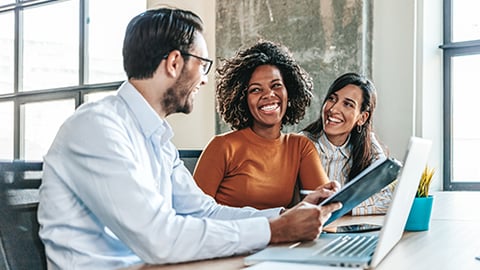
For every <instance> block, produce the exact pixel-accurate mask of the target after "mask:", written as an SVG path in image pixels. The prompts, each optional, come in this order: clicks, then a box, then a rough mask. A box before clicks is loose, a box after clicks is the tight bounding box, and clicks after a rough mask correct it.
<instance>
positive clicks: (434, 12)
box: [148, 0, 443, 190]
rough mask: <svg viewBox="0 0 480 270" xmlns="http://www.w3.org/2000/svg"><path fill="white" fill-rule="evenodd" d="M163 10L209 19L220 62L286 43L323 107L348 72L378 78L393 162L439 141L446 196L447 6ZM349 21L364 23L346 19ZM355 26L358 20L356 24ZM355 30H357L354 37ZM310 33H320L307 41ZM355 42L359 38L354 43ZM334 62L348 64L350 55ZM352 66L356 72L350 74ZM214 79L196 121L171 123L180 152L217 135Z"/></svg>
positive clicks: (304, 4) (424, 0) (437, 185)
mask: <svg viewBox="0 0 480 270" xmlns="http://www.w3.org/2000/svg"><path fill="white" fill-rule="evenodd" d="M159 3H170V4H171V5H177V6H180V7H183V8H188V9H191V10H193V11H194V12H197V13H198V14H199V15H200V16H202V18H203V19H204V21H205V23H206V24H207V33H206V36H207V42H208V46H209V52H210V55H211V57H212V58H214V56H215V54H221V55H222V56H229V55H231V54H232V53H233V51H234V50H235V48H239V47H240V46H243V45H244V44H246V43H249V42H251V41H252V40H254V39H255V38H257V37H258V36H264V37H266V38H269V39H272V40H275V41H282V42H283V43H285V44H286V45H287V46H289V47H290V48H291V50H292V51H293V53H294V56H295V57H296V58H297V60H298V61H299V62H300V63H301V64H302V66H304V68H305V69H307V71H308V72H310V73H311V75H312V76H313V77H314V78H315V85H316V91H317V99H320V98H321V97H322V93H324V91H325V88H326V86H327V85H328V84H329V83H330V82H331V80H332V79H333V78H334V77H336V76H338V75H340V73H341V72H343V71H346V70H349V69H353V70H355V71H364V73H366V74H371V78H372V79H373V81H374V83H375V85H376V87H377V89H378V95H379V97H378V98H379V100H378V108H377V111H376V115H375V118H374V127H375V130H376V132H377V134H378V135H379V136H380V139H381V140H382V141H383V142H384V143H385V144H387V145H388V146H389V148H390V152H391V154H392V155H393V156H395V157H397V158H399V159H402V158H403V156H404V154H405V148H406V146H407V142H408V138H409V137H410V136H412V135H416V136H420V137H425V138H428V139H431V140H433V142H434V145H433V149H432V153H431V155H430V161H429V165H431V166H434V167H435V168H436V170H437V173H436V175H435V176H434V180H433V186H432V188H433V189H434V190H439V189H441V188H442V184H441V182H442V180H443V179H442V175H443V171H442V164H443V158H442V155H443V135H442V134H443V126H442V123H443V122H442V121H443V105H442V104H443V98H442V96H443V94H442V93H443V88H442V87H443V86H442V54H441V50H440V49H439V48H438V45H440V44H441V43H442V25H443V23H442V1H438V0H405V1H397V0H371V1H368V0H364V1H360V0H358V1H356V0H315V1H308V0H303V1H284V0H276V1H272V0H271V1H267V0H265V1H260V0H257V1H254V0H237V1H235V0H222V1H217V3H215V0H201V1H198V0H184V1H160V0H150V1H149V2H148V4H149V7H153V6H157V5H159ZM326 4H331V5H330V6H328V5H327V7H330V8H331V9H330V10H333V13H330V14H329V15H325V13H323V16H324V17H323V18H324V20H323V21H322V20H321V16H322V15H321V14H322V12H326V11H325V8H324V7H325V5H326ZM322 5H323V6H322ZM350 7H353V10H355V12H356V13H348V12H345V10H349V8H350ZM371 7H372V8H371ZM326 9H327V10H328V8H326ZM360 10H361V16H360V15H359V14H360V13H359V12H360ZM352 12H353V11H352ZM370 12H371V13H370ZM345 14H350V15H351V14H355V15H356V16H353V17H352V16H346V17H344V15H345ZM369 14H371V15H369ZM219 18H220V20H219ZM348 18H350V19H355V20H353V21H350V19H348ZM330 19H331V20H333V21H334V22H335V23H333V26H332V24H331V22H329V20H330ZM216 20H217V22H215V21H216ZM345 22H350V26H351V27H344V26H345V25H348V23H347V24H345ZM328 25H330V26H328ZM298 26H301V27H298ZM332 27H333V28H335V34H328V33H330V32H329V31H330V30H331V29H333V28H332ZM370 27H371V30H372V31H371V41H372V42H371V43H369V39H370V36H369V35H368V34H367V35H365V34H364V33H368V31H369V29H370ZM230 28H234V29H235V28H237V29H236V30H235V31H234V32H233V33H232V32H229V31H227V30H226V29H230ZM354 28H355V29H356V30H353V29H354ZM337 30H338V31H337ZM308 31H312V33H307V32H308ZM234 33H237V34H234ZM215 35H216V36H217V37H216V38H217V39H216V42H215ZM328 35H330V36H333V39H331V41H333V42H331V43H329V41H328V39H326V36H328ZM352 35H353V36H355V38H352ZM219 36H221V38H219ZM345 39H347V40H349V42H347V43H350V45H351V46H350V47H349V46H345V47H342V46H343V45H342V46H340V45H338V44H341V43H342V40H345ZM359 40H362V41H359ZM215 44H216V45H217V46H215ZM332 44H333V45H332ZM369 44H370V45H369ZM330 46H335V49H337V48H340V47H341V48H344V50H345V52H349V51H350V52H351V54H348V53H347V54H346V55H347V56H349V57H350V58H351V59H352V61H350V62H346V61H340V60H338V59H336V58H335V57H332V58H330V57H329V54H328V53H326V52H327V51H328V49H329V48H330ZM339 46H340V47H339ZM370 46H371V47H370ZM369 50H371V58H370V57H369ZM334 56H337V57H338V56H341V57H343V56H342V54H335V55H334ZM365 56H367V57H366V58H365ZM217 58H218V57H217ZM312 59H313V60H312ZM315 62H316V63H315ZM345 63H348V64H347V65H346V66H345V65H344V64H345ZM212 76H213V73H212V74H210V83H209V85H208V86H207V87H206V88H205V90H204V91H203V93H201V94H199V95H197V100H196V102H195V108H194V111H193V113H192V114H191V115H189V116H183V115H179V116H174V117H169V119H168V120H169V122H171V123H172V125H173V126H174V129H175V132H176V134H175V143H176V144H177V146H178V147H179V148H199V149H200V148H202V147H203V146H205V144H206V143H207V142H208V140H209V139H210V138H211V136H213V135H214V134H215V125H216V124H215V123H216V120H215V115H216V114H215V104H214V90H213V87H214V80H213V77H212ZM317 102H318V101H317ZM315 107H318V105H315V103H314V104H313V105H312V107H311V109H310V110H312V108H315ZM315 113H318V112H314V111H312V112H311V113H310V114H309V116H307V117H306V119H305V121H304V122H306V121H308V120H311V119H310V118H311V117H313V115H315V116H317V115H318V114H315ZM309 117H310V118H309Z"/></svg>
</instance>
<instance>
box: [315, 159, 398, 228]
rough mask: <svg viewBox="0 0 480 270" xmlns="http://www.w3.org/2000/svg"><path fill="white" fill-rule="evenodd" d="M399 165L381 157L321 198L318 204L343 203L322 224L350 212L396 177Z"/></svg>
mask: <svg viewBox="0 0 480 270" xmlns="http://www.w3.org/2000/svg"><path fill="white" fill-rule="evenodd" d="M401 167H402V165H401V163H400V162H399V161H398V160H396V159H394V158H386V157H382V158H380V159H378V160H376V161H375V162H373V163H372V164H370V166H368V167H367V168H365V170H363V171H362V172H361V173H359V174H358V175H357V176H356V177H354V178H353V179H352V180H351V181H350V182H348V183H347V184H346V185H345V186H343V187H342V188H341V189H340V190H339V191H337V192H336V193H335V194H333V195H332V196H330V197H328V198H326V199H325V200H323V201H322V202H321V203H320V204H319V205H325V204H328V203H331V202H341V203H342V204H343V207H342V208H341V209H339V210H337V211H334V212H332V215H331V216H330V218H329V219H328V220H327V222H326V223H325V224H324V226H325V225H327V224H329V223H331V222H333V221H334V220H336V219H338V218H339V217H341V216H343V215H345V214H346V213H348V212H350V211H351V210H352V209H353V208H354V207H355V206H357V205H358V204H360V203H361V202H363V201H365V200H366V199H368V198H369V197H370V196H372V195H374V194H375V193H377V192H379V191H380V190H382V188H384V187H386V186H387V185H389V184H390V183H392V182H393V181H394V180H395V179H397V177H398V174H399V172H400V168H401Z"/></svg>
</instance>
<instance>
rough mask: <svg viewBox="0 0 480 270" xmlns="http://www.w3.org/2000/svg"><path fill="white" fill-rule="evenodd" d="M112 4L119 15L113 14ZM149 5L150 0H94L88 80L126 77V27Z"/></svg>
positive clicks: (91, 2) (90, 19)
mask: <svg viewBox="0 0 480 270" xmlns="http://www.w3.org/2000/svg"><path fill="white" fill-rule="evenodd" d="M112 7H114V9H115V16H111V14H112ZM145 8H146V1H117V0H103V1H90V6H89V14H90V16H89V20H88V21H89V27H88V31H89V38H88V40H89V44H88V50H89V52H88V54H89V58H88V62H89V64H88V65H89V68H88V76H89V77H88V78H87V82H88V83H101V82H113V81H121V80H125V79H126V77H125V72H124V71H123V62H122V46H123V37H124V35H125V29H126V27H127V24H128V22H129V21H130V20H131V19H132V18H133V16H135V15H137V14H138V13H140V12H142V11H144V10H145Z"/></svg>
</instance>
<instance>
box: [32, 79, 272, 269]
mask: <svg viewBox="0 0 480 270" xmlns="http://www.w3.org/2000/svg"><path fill="white" fill-rule="evenodd" d="M172 136H173V132H172V129H171V127H170V126H169V125H168V123H167V122H166V121H165V120H163V119H161V118H160V117H159V116H158V114H156V113H155V111H154V110H153V109H152V108H151V107H150V105H149V104H148V103H147V102H146V100H145V99H144V98H143V97H142V96H141V95H140V94H139V92H138V91H137V90H136V89H135V88H134V87H133V86H132V85H131V84H130V83H128V82H125V83H124V84H123V85H122V86H121V87H120V88H119V90H118V92H117V94H116V95H113V96H109V97H106V98H104V99H103V100H101V101H99V102H94V103H88V104H84V105H82V106H81V107H80V108H78V109H77V111H76V112H75V113H74V114H73V115H72V116H71V117H70V118H69V119H68V120H67V121H66V122H65V123H64V124H63V125H62V127H61V128H60V130H59V132H58V134H57V136H56V138H55V140H54V142H53V143H52V146H51V147H50V149H49V151H48V153H47V154H46V156H45V157H44V174H43V182H42V185H41V187H40V204H39V208H38V219H39V222H40V224H41V228H40V237H41V239H42V241H43V243H44V244H45V249H46V254H47V263H48V268H49V269H89V270H91V269H116V268H120V267H126V266H129V265H132V264H136V263H142V262H145V263H150V264H163V263H176V262H183V261H190V260H199V259H205V258H212V257H221V256H229V255H233V254H239V253H245V252H247V251H251V250H255V249H260V248H264V247H265V246H266V245H267V244H268V242H269V240H270V228H269V223H268V219H267V218H268V217H273V216H278V213H279V211H280V208H276V209H269V210H262V211H258V210H255V209H253V208H248V207H245V208H231V207H225V206H220V205H218V204H216V203H215V201H214V200H213V199H212V198H211V197H209V196H207V195H205V194H204V193H203V192H202V191H201V190H200V189H199V188H198V187H197V186H196V184H195V181H194V180H193V178H192V176H191V174H190V173H189V171H188V170H187V169H186V168H185V166H184V165H183V162H182V161H181V160H180V159H179V156H178V151H177V149H176V148H175V146H174V145H173V144H172V142H171V141H170V139H171V138H172Z"/></svg>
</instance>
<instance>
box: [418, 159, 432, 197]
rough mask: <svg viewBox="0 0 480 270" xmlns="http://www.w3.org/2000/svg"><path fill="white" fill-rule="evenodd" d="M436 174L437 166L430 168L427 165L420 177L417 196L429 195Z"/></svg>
mask: <svg viewBox="0 0 480 270" xmlns="http://www.w3.org/2000/svg"><path fill="white" fill-rule="evenodd" d="M434 174H435V168H430V167H428V165H426V166H425V169H424V170H423V173H422V176H421V178H420V184H418V189H417V195H416V196H417V197H428V191H429V189H430V183H431V181H432V178H433V175H434Z"/></svg>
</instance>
